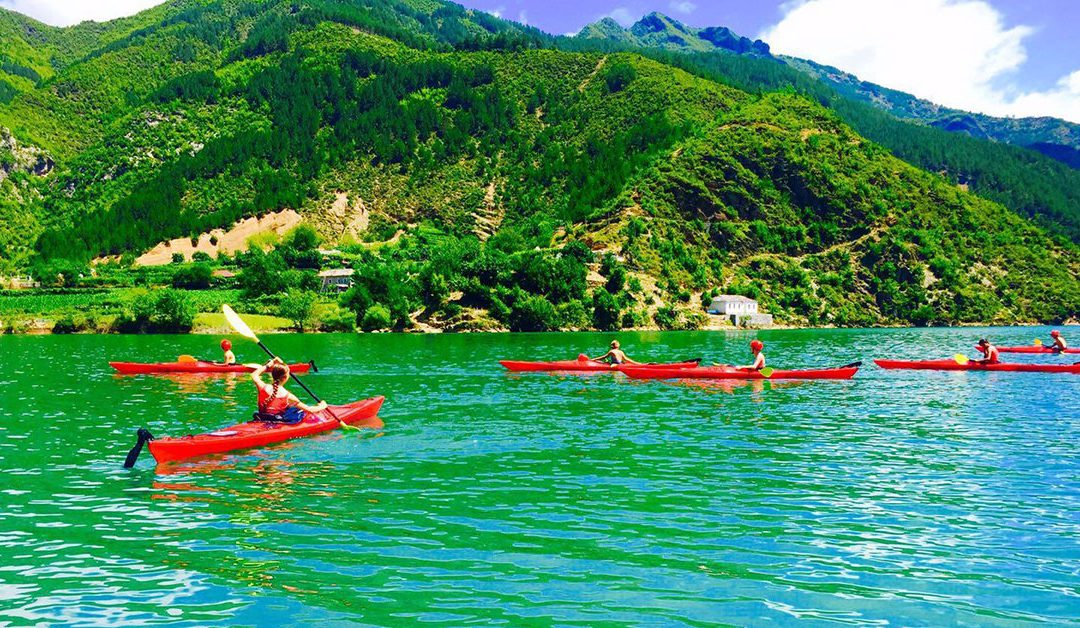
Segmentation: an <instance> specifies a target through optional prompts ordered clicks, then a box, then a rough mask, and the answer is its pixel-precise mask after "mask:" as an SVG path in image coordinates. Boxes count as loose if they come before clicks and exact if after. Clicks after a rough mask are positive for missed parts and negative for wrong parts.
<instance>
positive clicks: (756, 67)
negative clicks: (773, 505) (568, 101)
mask: <svg viewBox="0 0 1080 628" xmlns="http://www.w3.org/2000/svg"><path fill="white" fill-rule="evenodd" d="M583 32H584V31H583ZM560 46H561V47H563V48H567V49H573V50H596V51H602V52H613V51H620V50H621V51H630V50H632V51H636V52H638V53H639V54H643V55H645V56H648V57H650V58H653V59H656V60H658V61H661V62H663V63H667V64H669V65H674V66H676V67H680V68H683V69H685V70H687V71H689V72H691V73H694V74H695V75H698V76H702V77H706V78H710V79H712V80H717V81H721V82H724V83H726V84H729V85H732V86H734V87H738V88H740V89H743V90H747V91H751V92H762V91H776V90H791V89H794V90H796V91H798V92H799V93H802V94H804V95H806V96H807V97H809V98H812V99H814V100H816V101H817V102H819V103H820V104H822V105H824V106H826V107H829V108H830V109H832V110H834V111H836V112H837V113H838V114H839V115H840V116H841V117H842V118H843V119H844V121H845V122H847V123H848V124H850V125H852V126H853V127H854V128H855V130H856V131H858V132H859V133H861V134H862V135H864V136H865V137H867V138H869V139H871V140H873V141H875V142H878V143H879V144H882V145H883V146H885V147H887V148H888V149H889V150H890V151H892V153H893V154H894V155H896V156H897V157H900V158H901V159H904V160H905V161H907V162H909V163H911V164H913V165H915V166H918V167H920V168H923V169H926V170H929V171H931V172H937V173H940V174H942V175H943V176H946V177H948V178H949V179H950V180H952V181H953V182H954V183H956V184H958V185H963V186H965V187H968V188H970V189H971V190H973V191H975V192H977V193H978V194H980V195H983V196H985V197H986V198H990V199H992V200H995V201H997V202H1000V203H1002V204H1004V205H1006V206H1008V207H1010V208H1012V209H1014V210H1016V211H1018V212H1020V213H1022V214H1024V215H1027V216H1030V217H1032V218H1034V219H1036V220H1038V221H1039V222H1040V223H1041V224H1043V225H1045V226H1047V227H1049V228H1051V229H1052V230H1054V231H1055V232H1057V233H1061V234H1063V235H1065V236H1067V237H1069V238H1070V239H1072V240H1073V241H1074V242H1080V171H1077V170H1076V169H1075V168H1072V167H1070V166H1071V165H1072V164H1073V163H1074V162H1075V160H1074V159H1073V156H1074V155H1075V153H1074V151H1073V149H1071V148H1068V147H1067V146H1063V145H1061V144H1060V143H1058V140H1052V141H1051V142H1050V143H1049V144H1042V143H1035V144H1031V145H1030V149H1029V148H1028V146H1027V145H1025V147H1023V148H1022V147H1020V146H1014V145H1010V144H1005V143H1002V142H996V141H991V139H989V136H988V135H987V132H986V131H985V130H984V129H982V128H981V127H980V126H979V125H980V124H981V123H980V122H979V120H980V119H981V118H980V117H979V116H976V115H975V114H970V115H969V116H967V118H968V119H966V121H965V118H957V117H953V118H948V117H943V118H941V119H940V120H939V124H940V125H941V126H942V127H945V128H938V127H937V126H934V125H931V124H926V123H925V122H921V121H917V120H911V119H901V118H899V117H897V116H896V115H893V114H892V113H889V112H888V111H886V110H885V109H884V108H883V106H882V104H881V102H878V100H882V101H883V102H884V101H885V100H888V99H884V97H883V98H882V99H870V100H871V101H872V102H867V99H866V98H862V97H858V96H857V95H853V94H851V93H847V94H845V93H841V92H840V91H838V88H837V87H834V82H830V81H829V80H826V75H827V76H834V77H835V76H838V71H834V70H830V71H825V70H827V68H825V66H818V65H816V64H813V63H812V62H806V61H800V60H793V59H790V58H782V57H775V56H769V57H765V56H762V55H753V54H751V55H746V54H733V53H732V52H733V51H731V50H729V49H717V50H714V51H712V52H693V51H692V50H690V49H689V48H686V47H683V48H674V49H672V48H659V47H637V46H632V45H630V44H628V43H618V42H617V41H614V40H611V39H606V40H605V39H600V38H595V37H593V38H590V37H583V36H578V37H573V38H570V39H568V40H564V41H560ZM796 66H798V67H796ZM807 68H819V69H821V71H816V72H810V71H808V69H807ZM848 76H849V78H851V79H852V80H855V79H854V77H850V75H848ZM836 82H837V83H839V82H840V81H839V79H837V80H836ZM867 85H869V84H867ZM869 89H870V88H869V87H867V88H866V90H869ZM877 89H878V91H879V92H881V93H883V94H886V95H888V97H889V98H891V99H892V100H893V101H897V102H900V101H903V102H914V101H916V100H917V99H915V98H914V97H911V96H908V95H905V94H902V93H901V92H896V91H894V90H886V89H885V88H877ZM866 90H864V92H866V93H869V92H868V91H866ZM905 96H906V97H907V100H905V99H904V97H905ZM921 102H925V101H921ZM912 107H914V105H912ZM929 107H930V105H929V104H927V108H926V111H929V110H930V109H929ZM935 107H936V106H935ZM937 110H939V111H942V110H941V108H937ZM943 115H944V114H943ZM1042 120H1043V119H1027V120H1018V121H1011V120H1000V122H1001V124H1002V125H1006V124H1014V123H1015V124H1016V125H1018V126H1023V125H1027V126H1029V127H1031V128H1033V129H1038V128H1041V127H1040V124H1044V123H1043V122H1042ZM1057 123H1059V124H1067V123H1062V122H1061V121H1057ZM1045 124H1049V123H1045ZM1046 128H1047V129H1049V128H1050V127H1049V126H1047V127H1046ZM958 131H959V132H958ZM1051 135H1052V136H1053V137H1058V136H1059V135H1061V133H1056V134H1051ZM1014 137H1015V138H1017V141H1020V140H1023V142H1028V141H1030V140H1031V139H1033V138H1034V136H1031V135H1025V136H1021V135H1015V136H1014ZM1032 149H1037V151H1036V150H1032ZM1044 153H1045V154H1044ZM1047 155H1051V156H1052V157H1053V158H1051V157H1048V156H1047Z"/></svg>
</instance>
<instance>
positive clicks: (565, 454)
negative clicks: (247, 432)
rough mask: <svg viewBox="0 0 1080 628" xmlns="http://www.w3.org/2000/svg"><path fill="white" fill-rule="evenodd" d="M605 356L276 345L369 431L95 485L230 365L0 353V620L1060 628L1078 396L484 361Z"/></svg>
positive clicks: (158, 341)
mask: <svg viewBox="0 0 1080 628" xmlns="http://www.w3.org/2000/svg"><path fill="white" fill-rule="evenodd" d="M1040 334H1044V330H1032V329H1008V330H990V331H987V330H875V331H847V330H837V331H822V332H813V331H810V332H799V331H784V332H765V333H762V334H761V335H762V336H763V337H764V339H765V341H766V342H767V343H768V346H769V355H770V361H771V362H772V363H775V364H776V365H777V366H780V365H784V366H792V367H802V366H829V365H834V364H841V363H845V362H849V361H851V359H853V358H858V357H862V358H870V357H875V356H880V355H888V356H892V357H899V358H914V357H939V356H947V355H951V354H952V353H955V352H957V351H961V350H963V349H964V348H965V347H967V346H969V345H970V344H971V343H972V342H973V341H974V340H975V339H977V338H978V337H980V336H983V335H990V336H991V337H992V338H993V339H995V340H997V341H999V342H1001V343H1002V344H1026V343H1028V342H1030V339H1031V338H1032V337H1035V336H1037V335H1040ZM1074 335H1076V334H1075V333H1074ZM619 338H620V339H621V340H622V341H623V345H624V347H626V348H627V349H628V350H631V355H634V357H636V358H638V359H665V358H668V357H671V356H680V355H689V354H694V355H699V354H701V355H705V356H706V357H707V360H709V361H717V362H730V361H738V359H739V358H740V357H741V356H742V355H743V354H744V353H745V344H746V342H747V341H748V340H749V338H750V336H749V334H743V333H739V332H732V333H705V334H640V335H636V334H620V335H619ZM609 340H610V338H609V337H608V336H607V335H596V334H557V335H517V336H509V335H493V336H443V337H430V336H422V337H411V336H410V337H401V336H319V337H314V338H305V337H296V336H281V337H275V338H274V346H275V348H276V349H277V350H278V351H280V352H282V353H283V354H284V355H287V356H288V355H296V356H301V355H302V356H303V357H311V358H315V359H316V360H317V361H318V362H319V363H320V365H326V366H325V367H324V368H323V372H322V373H320V374H318V375H314V376H311V377H309V378H307V381H308V382H309V383H310V384H311V385H312V386H313V387H314V388H315V390H317V391H318V392H320V394H322V395H323V396H325V397H327V398H329V399H331V400H332V401H335V402H345V401H352V400H354V399H360V398H364V397H367V396H370V395H372V394H384V395H386V396H387V403H386V405H385V406H384V408H383V412H382V418H383V420H384V421H385V422H386V428H385V429H384V430H381V431H379V432H372V433H371V434H367V435H364V436H357V435H354V434H343V433H341V432H332V433H328V434H324V435H320V436H317V437H313V438H309V439H303V440H298V441H291V442H288V443H283V444H281V445H277V446H274V447H268V448H265V449H261V450H257V451H248V452H241V453H238V454H232V455H224V456H216V457H209V458H203V459H197V460H192V461H188V462H184V463H180V464H176V465H167V466H161V467H155V466H154V465H153V463H152V461H150V460H149V457H148V456H145V455H144V459H143V461H142V462H140V464H139V465H138V466H137V467H136V468H135V469H133V470H130V471H125V470H123V469H121V468H120V464H121V462H122V459H123V456H124V454H125V453H126V451H127V449H128V448H130V446H131V443H132V441H133V439H134V433H135V430H136V428H138V427H141V426H146V427H148V428H150V429H151V431H153V432H154V433H155V434H159V435H165V434H172V435H182V434H186V433H195V432H201V431H206V430H210V429H216V428H220V427H222V426H224V425H229V424H231V423H235V422H237V421H242V420H244V419H245V418H246V417H247V416H249V415H250V412H251V409H252V408H251V406H252V405H253V404H254V391H253V389H252V387H251V386H250V384H249V380H248V378H247V377H246V376H244V375H239V376H226V377H221V376H217V377H202V376H196V377H191V376H184V377H121V378H118V377H115V376H113V375H111V374H110V373H109V372H108V371H107V369H105V368H101V369H97V368H94V365H99V364H100V365H101V366H103V367H104V364H105V361H106V360H107V359H125V358H130V357H131V356H138V357H139V359H146V360H153V359H159V358H161V359H169V357H170V356H175V355H178V354H182V353H193V354H194V353H198V352H199V351H200V350H202V349H204V348H205V347H203V346H202V345H203V344H205V343H206V342H207V340H206V339H202V338H186V337H179V338H173V337H169V338H162V337H158V338H131V337H116V336H113V337H68V338H63V337H56V338H51V337H49V338H10V337H4V338H0V354H2V355H3V356H4V357H5V358H6V362H8V363H9V364H10V365H12V367H11V368H9V369H7V370H6V372H3V373H0V400H2V402H0V470H2V471H3V474H2V477H3V478H4V480H3V484H2V486H0V495H2V500H3V510H2V512H0V624H2V623H5V622H10V623H13V624H27V623H43V624H72V625H84V624H110V625H114V624H164V623H185V624H188V625H209V624H218V623H227V624H233V625H252V624H269V623H290V624H291V623H301V622H304V623H308V622H332V623H335V624H344V623H367V624H375V625H398V624H401V623H414V622H420V621H423V622H438V623H443V624H452V625H461V624H464V623H467V622H474V623H485V624H487V623H496V622H501V623H506V624H510V625H547V624H551V623H578V624H588V625H593V624H601V623H610V624H623V625H625V624H642V623H645V624H661V625H691V624H693V625H705V624H708V625H712V624H715V623H723V622H728V623H734V624H760V623H794V621H797V620H807V619H809V620H811V621H813V622H815V623H849V624H857V625H866V624H874V623H878V624H884V623H893V624H902V625H951V624H974V625H1010V626H1011V625H1016V624H1018V623H1039V624H1042V623H1052V622H1057V623H1068V622H1071V621H1075V618H1076V616H1077V613H1076V608H1078V602H1080V599H1078V596H1080V573H1078V572H1077V570H1076V557H1077V556H1080V518H1078V517H1077V516H1076V514H1075V513H1077V512H1080V492H1078V490H1077V486H1076V478H1077V477H1080V438H1078V436H1080V419H1078V417H1080V395H1077V392H1080V390H1078V389H1080V378H1077V377H1076V376H1071V375H1049V376H1045V375H1038V374H1006V373H963V372H960V373H955V372H954V373H934V372H903V371H893V372H887V371H882V370H879V369H876V368H874V367H873V366H872V365H868V366H864V368H863V369H862V371H860V373H859V375H858V376H857V377H856V379H855V380H852V381H849V382H798V381H782V382H781V381H761V380H751V381H731V382H723V381H700V380H695V381H664V382H638V381H631V380H629V379H627V378H626V377H624V376H622V375H621V374H613V373H601V374H594V375H585V376H582V375H566V374H560V375H548V374H525V375H508V374H506V373H504V372H503V371H502V370H501V369H500V368H499V367H498V366H497V365H496V360H497V359H500V358H507V359H513V358H522V357H534V356H535V357H543V358H551V359H558V358H563V357H566V356H570V357H572V356H575V355H577V354H578V353H580V352H582V351H589V350H596V349H597V348H599V347H603V346H605V345H606V344H607V342H608V341H609ZM238 349H240V350H241V351H243V350H244V349H250V347H248V348H239V347H238ZM72 356H77V357H78V360H77V363H78V368H70V367H64V366H63V365H64V364H67V363H69V362H70V361H71V357H72ZM793 356H800V357H799V358H798V359H796V358H794V357H793ZM239 357H240V358H241V359H242V360H244V359H245V358H253V357H254V352H252V355H251V356H244V355H240V356H239ZM1010 359H1012V357H1011V356H1010ZM1016 359H1017V360H1023V361H1048V360H1052V359H1054V358H1053V357H1050V358H1047V357H1046V356H1017V358H1016ZM248 361H250V360H248Z"/></svg>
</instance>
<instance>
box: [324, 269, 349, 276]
mask: <svg viewBox="0 0 1080 628" xmlns="http://www.w3.org/2000/svg"><path fill="white" fill-rule="evenodd" d="M353 272H354V271H353V269H351V268H331V269H330V270H324V271H322V272H321V273H319V276H320V277H352V275H353Z"/></svg>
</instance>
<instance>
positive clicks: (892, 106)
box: [577, 13, 1080, 167]
mask: <svg viewBox="0 0 1080 628" xmlns="http://www.w3.org/2000/svg"><path fill="white" fill-rule="evenodd" d="M577 37H578V38H579V39H583V40H606V41H609V42H616V43H620V44H624V45H629V46H636V47H642V48H657V49H663V50H671V51H679V52H712V51H720V52H732V53H736V54H748V55H753V56H757V57H765V58H771V59H773V60H775V61H776V62H777V63H783V64H787V65H789V66H791V67H793V68H795V69H797V70H800V71H802V72H804V73H806V74H808V75H809V76H811V77H813V78H814V79H817V80H819V81H821V82H822V83H824V84H825V85H827V86H828V87H831V88H832V89H834V90H835V91H836V92H838V93H839V94H842V95H843V96H845V97H848V98H851V99H853V100H856V101H859V102H863V103H867V104H871V105H873V106H875V107H877V108H879V109H881V110H882V111H885V112H887V113H889V114H892V115H894V116H896V117H897V118H900V119H903V120H914V121H918V122H922V123H925V124H928V125H930V126H934V127H937V128H941V129H944V130H947V131H950V132H954V133H963V134H965V135H969V136H971V137H975V138H979V139H987V140H992V141H995V142H1003V143H1006V144H1013V145H1016V146H1022V147H1025V148H1030V149H1032V150H1035V151H1038V152H1040V153H1042V154H1045V155H1048V156H1050V157H1052V158H1054V159H1059V158H1060V159H1061V161H1063V162H1064V163H1067V164H1070V165H1073V167H1075V153H1074V152H1073V151H1076V150H1080V124H1074V123H1071V122H1067V121H1065V120H1059V119H1056V118H1049V117H1039V118H999V117H994V116H988V115H984V114H978V113H970V112H966V111H961V110H958V109H951V108H948V107H943V106H941V105H937V104H935V103H932V102H930V101H928V100H924V99H920V98H917V97H915V96H912V95H911V94H907V93H904V92H901V91H899V90H894V89H889V88H887V87H882V86H881V85H876V84H874V83H870V82H867V81H863V80H860V79H859V77H857V76H855V75H853V74H850V73H847V72H843V71H841V70H838V69H836V68H834V67H831V66H827V65H822V64H819V63H815V62H814V61H810V60H807V59H799V58H797V57H790V56H786V55H779V56H774V55H771V54H770V52H769V46H768V44H766V43H765V42H762V41H760V40H759V41H751V40H749V39H747V38H746V37H740V36H739V35H736V34H735V33H732V32H731V31H730V30H728V29H727V28H723V27H711V28H705V29H697V28H693V27H690V26H687V25H685V24H682V23H681V22H679V21H678V20H676V19H674V18H671V17H668V16H666V15H663V14H661V13H650V14H649V15H647V16H645V17H643V18H642V19H641V20H639V21H638V22H637V23H635V24H634V25H633V26H631V27H630V28H629V29H623V28H622V27H621V26H620V25H619V24H618V23H617V22H615V21H614V20H612V19H611V18H604V20H601V21H600V22H596V23H594V24H591V25H589V26H586V27H585V28H584V29H582V31H581V32H580V33H579V34H578V35H577ZM1062 149H1071V150H1062Z"/></svg>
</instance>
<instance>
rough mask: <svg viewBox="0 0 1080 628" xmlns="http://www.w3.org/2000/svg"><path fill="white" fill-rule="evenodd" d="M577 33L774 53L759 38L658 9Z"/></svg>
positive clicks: (643, 44)
mask: <svg viewBox="0 0 1080 628" xmlns="http://www.w3.org/2000/svg"><path fill="white" fill-rule="evenodd" d="M577 37H578V38H579V39H587V40H600V41H607V42H612V43H615V44H622V45H628V46H635V47H640V48H661V49H665V50H677V51H693V52H711V51H714V50H723V51H728V52H733V53H736V54H749V55H757V56H762V57H769V56H771V55H770V53H769V46H768V44H766V43H764V42H762V41H760V40H756V41H754V40H750V39H747V38H746V37H740V36H739V35H736V34H735V33H733V32H731V31H730V30H728V29H727V28H724V27H710V28H694V27H692V26H687V25H686V24H683V23H682V22H680V21H678V20H676V19H673V18H670V17H668V16H666V15H664V14H662V13H656V12H653V13H650V14H648V15H646V16H645V17H643V18H641V19H640V20H639V21H638V22H636V23H635V24H634V25H633V26H631V27H630V28H629V29H626V28H623V27H622V26H621V25H620V24H619V23H618V22H616V21H615V20H613V19H611V18H610V17H606V18H603V19H602V20H600V21H598V22H594V23H592V24H589V25H588V26H586V27H585V28H583V29H582V30H581V32H580V33H578V35H577Z"/></svg>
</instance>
